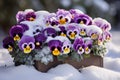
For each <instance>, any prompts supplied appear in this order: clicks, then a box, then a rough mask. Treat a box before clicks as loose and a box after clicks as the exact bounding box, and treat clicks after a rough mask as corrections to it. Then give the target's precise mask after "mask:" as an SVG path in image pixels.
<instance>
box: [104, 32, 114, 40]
mask: <svg viewBox="0 0 120 80" xmlns="http://www.w3.org/2000/svg"><path fill="white" fill-rule="evenodd" d="M103 36H104V40H105V41H110V40H111V37H112V35H111V34H110V32H108V31H106V32H104V33H103Z"/></svg>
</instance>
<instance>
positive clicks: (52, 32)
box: [43, 28, 57, 37]
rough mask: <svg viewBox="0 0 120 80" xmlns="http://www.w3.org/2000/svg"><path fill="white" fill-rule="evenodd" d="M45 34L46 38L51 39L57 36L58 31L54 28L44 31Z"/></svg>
mask: <svg viewBox="0 0 120 80" xmlns="http://www.w3.org/2000/svg"><path fill="white" fill-rule="evenodd" d="M43 34H44V35H45V36H51V37H55V36H57V33H56V30H55V29H53V28H46V29H44V30H43Z"/></svg>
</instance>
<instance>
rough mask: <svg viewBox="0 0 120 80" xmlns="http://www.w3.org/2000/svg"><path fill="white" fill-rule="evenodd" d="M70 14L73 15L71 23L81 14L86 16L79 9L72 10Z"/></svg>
mask: <svg viewBox="0 0 120 80" xmlns="http://www.w3.org/2000/svg"><path fill="white" fill-rule="evenodd" d="M69 12H70V13H71V15H72V21H71V22H74V17H75V16H77V15H80V14H84V13H83V12H82V11H81V10H78V9H70V10H69Z"/></svg>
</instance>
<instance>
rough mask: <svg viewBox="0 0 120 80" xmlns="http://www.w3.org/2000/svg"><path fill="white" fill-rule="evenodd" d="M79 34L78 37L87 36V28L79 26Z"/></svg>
mask: <svg viewBox="0 0 120 80" xmlns="http://www.w3.org/2000/svg"><path fill="white" fill-rule="evenodd" d="M79 34H80V36H86V35H87V26H86V25H79Z"/></svg>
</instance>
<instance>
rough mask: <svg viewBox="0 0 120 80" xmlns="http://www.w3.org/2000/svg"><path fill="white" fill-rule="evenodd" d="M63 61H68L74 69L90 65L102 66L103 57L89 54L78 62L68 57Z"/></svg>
mask: <svg viewBox="0 0 120 80" xmlns="http://www.w3.org/2000/svg"><path fill="white" fill-rule="evenodd" d="M64 63H68V64H70V65H72V66H73V67H75V68H76V69H80V68H82V67H87V66H91V65H94V66H99V67H103V58H102V57H100V56H97V55H93V54H90V57H87V58H84V59H82V60H81V61H79V62H78V61H76V60H73V59H71V58H70V57H69V58H67V59H66V60H65V61H64Z"/></svg>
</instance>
